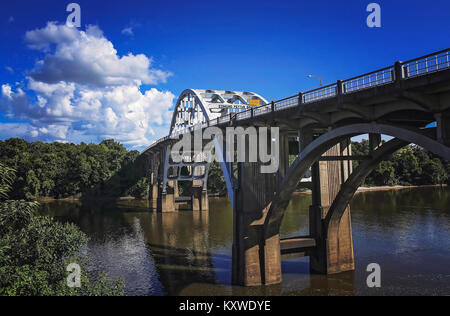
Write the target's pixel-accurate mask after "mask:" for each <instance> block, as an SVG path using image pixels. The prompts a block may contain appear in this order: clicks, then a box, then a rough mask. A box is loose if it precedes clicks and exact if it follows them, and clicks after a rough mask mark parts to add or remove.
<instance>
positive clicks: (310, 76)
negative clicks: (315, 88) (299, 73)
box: [308, 75, 323, 87]
mask: <svg viewBox="0 0 450 316" xmlns="http://www.w3.org/2000/svg"><path fill="white" fill-rule="evenodd" d="M308 78H316V79H319V81H320V86H321V87H322V86H323V84H322V78H320V77H317V76H314V75H308Z"/></svg>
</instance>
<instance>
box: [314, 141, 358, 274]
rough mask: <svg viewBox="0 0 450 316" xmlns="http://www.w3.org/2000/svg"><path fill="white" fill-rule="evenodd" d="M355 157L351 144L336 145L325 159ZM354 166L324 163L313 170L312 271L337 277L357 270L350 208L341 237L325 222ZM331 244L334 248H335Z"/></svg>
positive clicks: (342, 225) (341, 222)
mask: <svg viewBox="0 0 450 316" xmlns="http://www.w3.org/2000/svg"><path fill="white" fill-rule="evenodd" d="M339 155H351V147H350V142H346V143H343V144H339V145H336V146H335V147H333V148H332V149H330V150H329V151H328V152H327V153H326V154H325V156H339ZM351 169H352V168H351V165H349V164H348V163H347V162H345V164H342V162H340V161H321V162H318V163H316V164H315V165H314V167H313V205H312V206H311V208H310V234H311V236H313V237H314V238H316V241H317V247H316V249H315V250H314V251H312V253H311V258H310V268H311V271H312V272H317V273H321V274H336V273H340V272H344V271H351V270H354V268H355V265H354V253H353V237H352V227H351V217H350V208H349V207H348V208H347V210H346V211H345V214H344V216H342V218H341V221H340V223H339V229H338V232H337V234H333V235H329V234H328V227H326V225H325V222H324V219H325V217H326V216H327V213H328V210H329V209H330V207H331V204H332V203H333V201H334V199H335V198H336V196H337V195H338V193H339V191H340V189H341V186H342V183H344V181H346V180H347V178H348V177H349V175H350V174H351ZM330 245H333V246H332V247H331V246H330Z"/></svg>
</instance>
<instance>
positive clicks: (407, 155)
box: [352, 140, 450, 186]
mask: <svg viewBox="0 0 450 316" xmlns="http://www.w3.org/2000/svg"><path fill="white" fill-rule="evenodd" d="M352 151H353V155H355V156H356V155H358V156H364V155H368V154H369V142H368V141H367V140H363V141H362V142H360V143H352ZM357 165H358V162H356V163H355V164H354V168H356V167H357ZM449 174H450V163H449V162H447V161H443V160H442V159H440V158H439V157H437V156H435V155H433V154H432V153H430V152H428V151H427V150H425V149H423V148H421V147H418V146H406V147H405V148H403V149H401V150H399V151H398V152H396V153H395V154H394V155H393V156H392V157H391V158H390V159H387V160H386V161H383V162H381V163H380V164H379V165H378V166H377V168H376V169H375V170H374V171H373V172H372V173H371V174H370V175H369V176H368V177H367V178H366V180H365V184H366V185H369V186H383V185H389V186H392V185H397V184H400V185H435V184H445V183H448V181H449Z"/></svg>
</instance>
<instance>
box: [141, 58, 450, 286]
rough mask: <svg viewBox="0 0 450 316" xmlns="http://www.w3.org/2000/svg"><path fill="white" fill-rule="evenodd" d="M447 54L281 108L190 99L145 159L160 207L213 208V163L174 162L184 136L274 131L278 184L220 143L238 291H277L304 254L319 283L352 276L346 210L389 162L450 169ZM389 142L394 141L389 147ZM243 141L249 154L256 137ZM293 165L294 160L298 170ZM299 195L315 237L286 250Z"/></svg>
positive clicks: (209, 97)
mask: <svg viewBox="0 0 450 316" xmlns="http://www.w3.org/2000/svg"><path fill="white" fill-rule="evenodd" d="M449 55H450V49H447V50H444V51H440V52H436V53H433V54H430V55H427V56H423V57H420V58H416V59H414V60H410V61H407V62H396V63H395V64H394V65H392V66H389V67H386V68H383V69H379V70H376V71H374V72H371V73H368V74H364V75H361V76H357V77H354V78H351V79H347V80H339V81H337V82H336V83H333V84H330V85H327V86H324V87H320V88H318V89H314V90H311V91H306V92H301V93H299V94H296V95H294V96H291V97H288V98H285V99H282V100H279V101H274V102H268V101H267V100H266V99H264V98H263V97H262V96H260V95H258V94H256V93H252V92H236V91H218V90H192V89H190V90H186V91H184V92H183V93H182V94H181V95H180V97H179V99H178V102H177V104H176V107H175V110H174V114H173V119H172V124H171V129H170V134H169V135H168V136H166V137H164V138H162V139H160V140H158V141H157V142H155V143H154V144H152V145H151V146H150V147H148V148H147V149H146V150H144V151H143V152H142V154H141V156H143V157H144V158H145V161H146V168H147V170H148V172H147V174H148V178H149V183H150V193H149V199H150V201H151V205H152V207H153V208H154V210H156V211H159V212H174V211H177V210H178V209H179V207H180V205H181V204H186V203H187V204H188V205H190V207H191V208H192V210H193V211H200V212H204V211H208V209H209V206H208V192H207V182H208V170H209V167H210V162H208V160H207V159H204V160H203V161H202V159H198V156H197V157H196V155H198V154H199V153H196V152H192V155H191V153H189V154H187V155H185V156H184V157H183V159H182V161H178V162H175V161H173V160H172V159H171V157H170V156H171V155H170V153H171V151H170V149H171V148H172V146H173V145H174V144H175V143H176V142H178V141H179V139H180V137H185V136H190V135H194V134H195V133H196V132H199V131H202V132H203V131H206V130H207V129H208V128H212V127H213V128H215V130H217V129H219V130H225V129H226V128H228V127H243V128H246V127H277V128H278V129H279V135H278V136H279V146H278V147H275V148H276V149H275V150H277V152H276V154H278V155H279V157H280V158H279V168H278V170H277V172H274V173H262V172H261V166H263V165H265V164H264V163H261V162H251V161H250V160H249V159H248V156H249V155H248V153H246V160H245V161H244V162H238V163H233V162H229V161H227V159H226V157H225V156H226V155H225V151H226V142H223V141H222V142H221V141H219V140H218V139H217V138H215V137H214V136H212V139H213V140H214V146H213V147H214V148H213V149H211V150H214V151H215V153H216V154H217V155H219V156H221V157H223V158H224V159H222V160H223V161H222V162H221V164H220V165H221V169H222V171H223V174H224V176H225V180H226V184H227V190H228V195H229V197H230V200H231V202H232V205H233V212H234V219H233V222H234V223H233V228H234V233H233V268H232V274H233V276H232V279H233V283H235V284H239V285H244V286H257V285H262V284H276V283H280V282H281V279H282V275H281V274H282V273H281V260H282V259H283V258H290V257H296V256H304V255H306V256H309V257H310V267H311V272H316V273H322V274H336V273H341V272H344V271H349V270H354V268H355V265H354V252H353V240H352V227H351V216H350V208H349V202H350V201H351V199H352V197H353V196H354V194H355V192H356V191H357V189H358V187H359V186H360V185H361V184H362V183H363V182H364V179H365V178H366V177H367V176H368V175H369V174H370V173H371V172H372V171H373V170H374V169H375V168H376V167H377V165H378V164H379V163H380V162H381V161H383V160H384V159H387V158H388V157H389V156H390V155H392V154H393V153H394V152H396V151H397V150H399V149H401V148H402V147H404V146H406V145H408V144H411V143H412V144H416V145H418V146H421V147H423V148H425V149H427V150H429V151H431V152H433V153H434V154H435V155H437V156H440V157H442V158H444V159H447V160H450V56H449ZM359 135H368V138H369V143H370V153H369V154H368V155H367V156H363V157H361V156H354V155H352V151H351V142H350V140H351V138H353V137H355V136H359ZM381 135H387V136H389V139H390V140H389V141H382V137H381ZM271 136H272V137H274V136H273V135H271ZM245 141H246V145H249V143H250V142H251V140H250V137H246V138H245ZM269 142H270V141H269ZM258 146H260V143H259V144H258ZM272 148H274V147H272ZM271 154H272V155H273V154H274V152H273V150H272V153H271ZM290 156H291V157H292V156H294V157H295V160H294V162H293V163H290V160H289V157H290ZM355 160H357V161H360V162H361V163H360V164H359V165H358V167H357V168H353V164H352V161H355ZM308 173H311V175H309V176H306V175H307V174H308ZM179 182H188V183H189V184H190V185H191V190H190V195H189V196H184V197H180V196H179V190H178V184H179ZM299 186H301V187H306V188H309V189H311V190H312V194H313V196H312V205H311V207H310V212H309V215H310V216H309V217H310V220H309V222H310V225H309V226H310V232H309V235H308V236H296V237H293V238H289V239H285V240H281V239H280V225H281V222H282V220H283V215H284V213H285V211H286V208H287V206H288V204H289V201H290V199H291V196H292V194H293V193H294V191H295V190H296V189H297V188H298V187H299Z"/></svg>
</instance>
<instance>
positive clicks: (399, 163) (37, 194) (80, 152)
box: [0, 138, 450, 200]
mask: <svg viewBox="0 0 450 316" xmlns="http://www.w3.org/2000/svg"><path fill="white" fill-rule="evenodd" d="M352 150H353V154H354V155H358V156H364V155H368V154H369V142H368V141H367V140H363V141H361V142H354V143H353V144H352ZM291 158H292V159H295V157H291ZM292 159H291V160H292ZM0 162H1V163H3V164H4V165H5V166H7V167H9V168H12V169H14V170H16V177H15V180H14V182H13V183H12V190H11V193H10V195H11V198H12V199H27V200H32V199H37V198H42V197H50V198H66V197H88V196H109V197H120V196H134V197H136V198H145V197H146V196H147V194H148V180H147V178H146V177H145V166H144V165H143V162H142V161H139V152H137V151H128V150H127V149H126V148H125V147H124V146H123V145H122V144H120V143H118V142H116V141H114V140H105V141H102V142H101V143H100V144H85V143H81V144H79V145H75V144H63V143H43V142H33V143H29V142H26V141H24V140H22V139H17V138H11V139H8V140H6V141H0ZM358 163H359V162H357V161H355V162H354V167H356V166H357V165H358ZM449 175H450V163H449V162H447V161H443V160H442V159H440V158H439V157H437V156H435V155H433V154H432V153H430V152H428V151H426V150H424V149H422V148H420V147H418V146H412V145H410V146H406V147H405V148H403V149H402V150H400V151H398V152H396V153H395V154H394V155H393V156H392V157H390V158H389V159H387V160H386V161H383V162H382V163H380V165H379V166H378V167H377V168H376V169H375V170H374V171H373V172H372V173H371V174H370V175H369V176H368V177H367V179H366V180H365V185H367V186H383V185H389V186H391V185H430V184H445V183H448V182H449V179H450V177H449ZM208 190H209V192H210V193H211V194H218V195H226V193H227V189H226V184H225V180H224V176H223V173H222V171H221V168H220V165H219V164H217V163H213V164H212V165H211V168H210V170H209V178H208ZM186 191H187V190H186Z"/></svg>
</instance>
